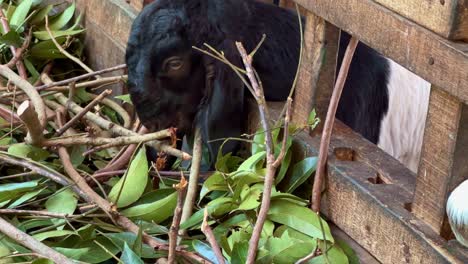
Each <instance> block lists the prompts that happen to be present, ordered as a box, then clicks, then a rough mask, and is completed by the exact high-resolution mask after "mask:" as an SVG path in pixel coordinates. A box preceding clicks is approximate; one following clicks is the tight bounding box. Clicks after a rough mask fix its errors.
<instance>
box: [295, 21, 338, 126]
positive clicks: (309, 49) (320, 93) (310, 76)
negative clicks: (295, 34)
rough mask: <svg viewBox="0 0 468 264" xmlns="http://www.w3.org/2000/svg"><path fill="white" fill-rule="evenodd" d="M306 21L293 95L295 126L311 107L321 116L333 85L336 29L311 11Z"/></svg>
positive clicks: (305, 118) (307, 113)
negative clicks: (298, 70)
mask: <svg viewBox="0 0 468 264" xmlns="http://www.w3.org/2000/svg"><path fill="white" fill-rule="evenodd" d="M306 19H307V22H306V26H305V33H304V51H303V59H302V67H301V69H300V72H299V79H298V83H297V87H296V92H295V95H294V110H293V111H294V112H293V122H294V123H295V124H297V125H305V124H307V119H308V117H309V114H310V112H311V111H312V108H313V107H316V109H317V112H318V114H319V116H320V117H321V118H322V119H323V118H324V117H325V115H326V111H327V107H328V103H329V101H330V97H331V94H332V91H333V85H334V83H335V73H336V60H337V54H338V46H339V34H340V33H339V32H340V30H339V29H338V28H336V27H335V26H333V25H332V24H330V23H328V22H326V21H325V20H324V19H322V18H320V17H318V16H316V15H315V14H313V13H312V12H308V13H307V15H306ZM325 54H326V55H325ZM324 56H326V57H325V58H324Z"/></svg>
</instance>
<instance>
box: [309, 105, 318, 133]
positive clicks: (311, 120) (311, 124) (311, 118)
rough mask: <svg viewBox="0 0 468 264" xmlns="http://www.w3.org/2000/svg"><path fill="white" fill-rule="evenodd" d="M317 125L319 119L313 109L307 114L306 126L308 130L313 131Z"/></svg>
mask: <svg viewBox="0 0 468 264" xmlns="http://www.w3.org/2000/svg"><path fill="white" fill-rule="evenodd" d="M319 123H320V118H318V117H317V112H316V111H315V109H314V110H312V112H310V114H309V118H308V119H307V124H308V125H309V127H310V129H311V130H313V129H315V128H316V127H317V125H318V124H319Z"/></svg>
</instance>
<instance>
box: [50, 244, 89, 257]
mask: <svg viewBox="0 0 468 264" xmlns="http://www.w3.org/2000/svg"><path fill="white" fill-rule="evenodd" d="M53 249H54V250H56V251H58V252H59V253H62V254H63V255H65V257H67V258H71V259H81V258H82V257H83V256H84V255H86V254H89V252H90V250H91V249H90V248H63V247H54V248H53Z"/></svg>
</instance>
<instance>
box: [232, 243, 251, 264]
mask: <svg viewBox="0 0 468 264" xmlns="http://www.w3.org/2000/svg"><path fill="white" fill-rule="evenodd" d="M248 251H249V242H248V239H247V240H245V241H242V242H238V243H235V244H234V245H233V248H232V253H231V264H245V263H246V262H247V252H248Z"/></svg>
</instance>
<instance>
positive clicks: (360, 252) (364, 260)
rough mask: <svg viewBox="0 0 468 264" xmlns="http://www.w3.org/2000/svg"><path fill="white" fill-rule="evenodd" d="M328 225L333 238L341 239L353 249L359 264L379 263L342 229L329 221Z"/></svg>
mask: <svg viewBox="0 0 468 264" xmlns="http://www.w3.org/2000/svg"><path fill="white" fill-rule="evenodd" d="M329 225H330V230H331V233H332V235H333V238H334V239H335V240H341V241H344V242H346V244H347V245H348V246H350V247H351V248H352V249H353V250H354V252H355V253H356V256H357V257H358V259H359V262H360V263H361V264H379V263H380V262H379V261H378V260H377V259H375V258H374V257H373V256H372V255H371V254H369V252H367V251H366V250H365V249H364V248H363V247H361V246H360V245H359V244H358V243H356V241H354V239H352V238H351V237H350V236H348V235H347V234H346V233H345V232H343V230H341V229H340V228H339V227H337V226H336V225H334V224H333V223H329Z"/></svg>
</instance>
